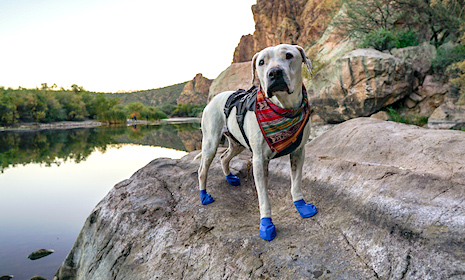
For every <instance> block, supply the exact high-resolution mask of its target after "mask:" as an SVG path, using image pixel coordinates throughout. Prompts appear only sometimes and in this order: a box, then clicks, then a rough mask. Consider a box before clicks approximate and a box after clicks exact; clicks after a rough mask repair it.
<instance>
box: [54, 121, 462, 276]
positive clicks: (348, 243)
mask: <svg viewBox="0 0 465 280" xmlns="http://www.w3.org/2000/svg"><path fill="white" fill-rule="evenodd" d="M464 135H465V134H464V133H463V132H459V131H449V130H447V131H438V130H427V129H422V128H418V127H415V126H408V125H403V124H398V123H393V122H386V121H380V120H375V119H372V118H359V119H355V120H351V121H348V122H345V123H343V124H340V125H337V126H336V127H335V128H333V129H331V130H330V131H328V132H326V133H324V134H322V135H321V136H319V137H317V138H316V139H315V140H313V141H312V142H310V143H308V144H307V145H306V151H307V155H306V158H305V165H304V174H303V192H304V195H305V196H306V198H307V201H309V202H312V203H314V204H316V206H317V207H318V209H319V213H318V214H317V215H316V216H314V217H312V218H309V219H304V220H303V219H301V218H300V216H299V214H298V213H297V211H296V210H295V207H294V205H293V203H292V198H291V195H290V190H289V185H290V178H289V172H290V170H289V169H290V168H289V163H288V158H287V157H283V158H280V159H276V160H272V161H271V162H270V173H269V174H270V178H269V193H270V200H271V204H272V209H273V221H274V223H275V225H276V227H277V233H278V235H277V237H276V239H274V240H273V241H272V242H267V241H264V240H262V239H260V237H259V236H258V224H259V220H260V217H259V211H258V199H257V195H256V191H255V187H254V183H253V180H252V178H253V177H252V174H251V170H250V153H243V154H241V155H239V156H238V157H237V158H235V159H234V160H233V161H232V170H233V173H235V174H238V176H239V177H240V178H241V180H242V184H241V185H240V186H237V187H232V186H230V185H228V184H227V183H226V182H225V180H224V177H223V174H222V171H221V164H220V161H219V158H218V157H216V158H215V160H214V161H213V164H212V168H211V169H210V172H209V181H208V189H209V192H210V193H211V194H212V195H213V197H214V198H215V199H216V200H215V202H214V203H213V204H210V205H208V206H202V205H201V203H200V201H199V192H198V190H197V168H198V162H193V161H192V160H193V158H194V156H195V155H196V154H197V153H198V152H192V153H190V154H189V155H187V156H186V157H184V158H182V159H180V160H172V159H157V160H154V161H152V162H151V163H149V164H148V165H147V166H145V167H144V168H142V169H141V170H139V171H137V172H136V173H135V174H134V175H133V176H132V177H131V178H130V179H127V180H125V181H123V182H121V183H119V184H117V185H116V186H115V187H114V188H113V189H112V190H111V191H110V192H109V193H108V195H107V196H106V197H105V198H104V199H103V200H102V201H101V202H100V203H99V204H98V205H97V206H96V207H95V209H94V210H93V211H92V213H91V214H90V216H89V218H88V219H87V221H86V222H85V224H84V227H83V229H82V231H81V233H80V234H79V236H78V238H77V240H76V243H75V244H74V247H73V248H72V250H71V252H70V253H69V255H68V256H67V258H66V259H65V261H64V262H63V264H62V266H61V267H60V268H59V270H58V272H57V274H56V276H55V279H102V280H105V279H319V278H320V277H322V278H321V279H323V278H324V279H461V277H463V275H465V253H464V250H463V248H464V245H465V202H464V195H465V167H464V166H465V149H463V147H464V146H465V137H464Z"/></svg>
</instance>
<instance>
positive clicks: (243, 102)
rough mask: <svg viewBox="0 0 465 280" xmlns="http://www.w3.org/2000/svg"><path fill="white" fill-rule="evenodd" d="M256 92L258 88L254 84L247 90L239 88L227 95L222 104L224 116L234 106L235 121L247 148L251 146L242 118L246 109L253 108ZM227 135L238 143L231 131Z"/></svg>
mask: <svg viewBox="0 0 465 280" xmlns="http://www.w3.org/2000/svg"><path fill="white" fill-rule="evenodd" d="M257 92H258V88H257V87H256V86H253V87H252V88H250V89H249V90H247V91H245V90H243V89H240V90H238V91H236V92H234V93H233V94H231V95H230V96H229V97H228V100H227V101H226V104H225V106H224V114H225V115H226V118H228V117H229V115H230V114H231V111H232V109H233V108H234V107H236V121H237V124H238V126H239V129H240V131H241V134H242V137H243V138H244V140H245V143H246V144H247V146H248V147H247V148H248V149H249V150H250V149H251V148H250V143H249V139H248V138H247V136H246V134H245V130H244V118H245V115H246V114H247V112H248V111H254V110H255V103H256V101H257V99H256V96H257ZM229 136H231V138H232V139H233V140H234V141H236V142H237V143H239V144H240V142H239V141H238V140H237V139H236V138H234V136H232V134H231V133H229Z"/></svg>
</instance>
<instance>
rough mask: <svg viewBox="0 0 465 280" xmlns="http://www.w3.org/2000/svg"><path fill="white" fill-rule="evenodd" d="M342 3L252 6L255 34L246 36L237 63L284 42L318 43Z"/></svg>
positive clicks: (267, 1) (296, 0) (265, 1)
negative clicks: (332, 13)
mask: <svg viewBox="0 0 465 280" xmlns="http://www.w3.org/2000/svg"><path fill="white" fill-rule="evenodd" d="M339 2H340V1H338V0H309V1H308V0H284V1H283V0H258V1H257V4H256V5H253V6H252V13H253V17H254V21H255V32H254V34H253V35H249V36H250V37H252V39H253V40H251V39H250V37H249V36H243V37H242V38H241V41H240V42H239V45H238V47H237V48H236V51H235V52H234V59H233V62H245V61H250V60H251V59H252V56H253V55H254V54H255V53H256V52H258V51H260V50H262V49H264V48H266V47H268V46H274V45H278V44H282V43H287V44H298V45H300V46H302V47H305V46H307V45H308V44H311V43H312V42H316V41H317V40H318V39H319V38H320V37H321V35H322V34H323V32H324V31H325V30H326V28H327V26H328V24H329V22H330V20H331V11H334V10H337V7H338V5H339Z"/></svg>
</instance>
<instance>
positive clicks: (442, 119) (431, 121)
mask: <svg viewBox="0 0 465 280" xmlns="http://www.w3.org/2000/svg"><path fill="white" fill-rule="evenodd" d="M428 127H429V128H439V129H450V128H453V129H465V106H464V105H455V104H452V103H444V104H442V105H441V106H439V107H438V108H437V109H436V110H434V112H433V114H431V116H430V117H429V118H428Z"/></svg>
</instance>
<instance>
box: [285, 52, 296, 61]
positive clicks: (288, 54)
mask: <svg viewBox="0 0 465 280" xmlns="http://www.w3.org/2000/svg"><path fill="white" fill-rule="evenodd" d="M292 58H294V56H293V55H292V53H287V54H286V59H288V60H289V59H292Z"/></svg>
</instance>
